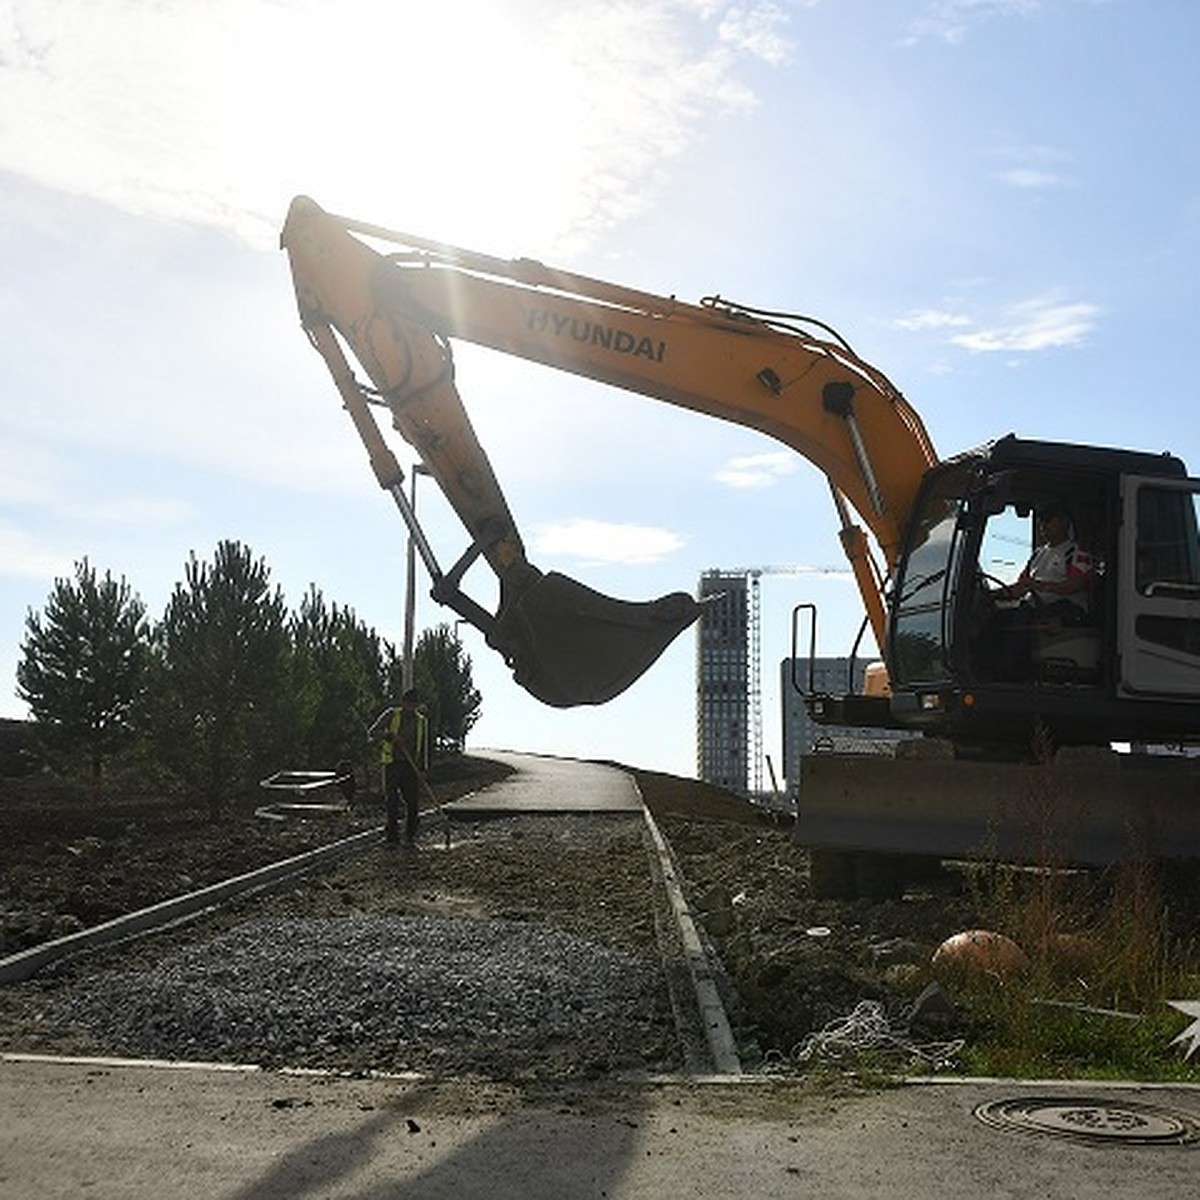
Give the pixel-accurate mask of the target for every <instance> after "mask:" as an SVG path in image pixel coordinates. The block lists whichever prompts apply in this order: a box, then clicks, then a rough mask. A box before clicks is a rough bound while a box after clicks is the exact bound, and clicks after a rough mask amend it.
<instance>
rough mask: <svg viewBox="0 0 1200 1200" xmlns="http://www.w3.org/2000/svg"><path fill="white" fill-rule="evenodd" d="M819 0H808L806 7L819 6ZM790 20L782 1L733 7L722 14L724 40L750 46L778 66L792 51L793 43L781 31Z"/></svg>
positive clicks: (737, 46) (742, 46) (753, 50)
mask: <svg viewBox="0 0 1200 1200" xmlns="http://www.w3.org/2000/svg"><path fill="white" fill-rule="evenodd" d="M816 5H817V0H804V7H806V8H815V7H816ZM787 20H788V17H787V13H785V12H784V11H783V9H782V8H781V7H780V6H779V5H778V4H751V5H748V6H746V7H744V8H743V7H741V6H738V7H734V8H731V9H729V11H728V12H727V13H726V15H725V16H724V17H723V18H722V20H721V23H720V26H719V31H720V35H721V40H722V41H724V42H727V43H729V44H730V45H731V46H734V47H735V48H736V49H739V50H746V51H748V52H749V53H751V54H754V55H756V56H757V57H759V58H761V59H762V60H763V61H764V62H768V63H771V65H772V66H778V65H779V64H780V63H782V62H784V61H785V60H786V59H787V57H788V54H789V53H790V51H791V43H790V41H789V40H788V38H787V37H786V36H785V35H784V34H783V33H782V32H781V29H782V27H783V26H784V25H786V23H787Z"/></svg>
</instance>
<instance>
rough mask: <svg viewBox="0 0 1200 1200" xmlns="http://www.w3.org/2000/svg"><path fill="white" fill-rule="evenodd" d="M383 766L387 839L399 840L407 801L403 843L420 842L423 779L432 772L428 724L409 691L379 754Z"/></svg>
mask: <svg viewBox="0 0 1200 1200" xmlns="http://www.w3.org/2000/svg"><path fill="white" fill-rule="evenodd" d="M379 760H380V762H381V763H382V764H383V799H384V805H385V807H386V810H387V826H386V828H385V832H384V839H385V840H386V841H388V842H391V843H396V842H399V841H400V801H401V799H403V801H404V842H405V845H408V846H412V845H415V844H416V840H417V820H418V818H417V800H418V798H419V796H420V793H421V779H422V777H423V775H424V773H425V771H427V770H428V769H429V721H428V719H427V718H426V716H425V711H424V709H423V708H422V707H421V695H420V693H419V692H418V691H416V690H415V689H413V688H410V689H409V690H408V691H406V692H405V693H404V695H403V696H401V697H400V703H399V705H398V706H397V707H395V708H393V709H392V715H391V719H390V720H389V721H388V726H387V734H386V736H385V737H384V739H383V741H382V743H381V745H380V751H379Z"/></svg>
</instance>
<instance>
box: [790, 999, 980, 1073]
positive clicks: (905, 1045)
mask: <svg viewBox="0 0 1200 1200" xmlns="http://www.w3.org/2000/svg"><path fill="white" fill-rule="evenodd" d="M963 1045H964V1042H963V1040H962V1039H961V1038H960V1039H957V1040H955V1041H950V1042H925V1043H920V1042H916V1041H913V1040H912V1039H911V1038H910V1037H909V1036H908V1031H907V1029H905V1028H903V1027H899V1028H893V1027H892V1025H891V1023H890V1022H889V1021H888V1018H887V1014H886V1013H885V1012H884V1008H883V1005H882V1004H880V1002H879V1001H878V1000H862V1001H860V1002H859V1003H858V1004H857V1005H856V1006H855V1009H854V1011H853V1012H852V1013H851V1014H850V1015H849V1016H847V1017H839V1018H838V1019H837V1020H835V1021H830V1022H829V1024H828V1025H826V1026H825V1028H824V1029H820V1030H817V1031H816V1032H814V1033H810V1034H809V1035H808V1037H806V1038H805V1039H804V1041H803V1042H800V1043H799V1044H798V1045H797V1046H796V1047H795V1049H794V1050H793V1051H792V1054H791V1057H792V1060H793V1062H796V1063H799V1064H806V1063H810V1062H813V1061H816V1060H824V1061H828V1062H844V1061H845V1060H847V1059H853V1058H858V1057H860V1056H865V1055H873V1056H876V1057H883V1058H885V1059H892V1060H900V1061H902V1062H904V1063H913V1062H916V1063H921V1064H923V1065H925V1066H927V1067H930V1068H932V1069H933V1070H939V1069H942V1068H945V1067H947V1066H950V1065H951V1064H952V1062H953V1060H954V1058H955V1056H956V1055H957V1054H958V1052H959V1051H960V1050H961V1049H962V1048H963Z"/></svg>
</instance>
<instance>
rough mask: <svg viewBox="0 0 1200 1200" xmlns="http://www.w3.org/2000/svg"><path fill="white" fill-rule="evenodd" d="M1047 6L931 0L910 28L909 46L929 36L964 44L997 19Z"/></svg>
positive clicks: (1022, 1) (1037, 1) (1025, 0)
mask: <svg viewBox="0 0 1200 1200" xmlns="http://www.w3.org/2000/svg"><path fill="white" fill-rule="evenodd" d="M1043 7H1044V5H1043V2H1042V0H928V2H927V3H926V4H925V5H924V6H923V7H922V9H921V12H920V14H919V15H918V16H917V17H916V18H915V20H914V21H913V22H912V24H911V26H910V27H909V33H908V36H907V37H906V38H905V39H904V43H903V44H905V45H914V44H915V43H917V42H920V41H924V40H925V39H927V38H934V39H936V40H937V41H941V42H945V43H946V44H947V45H949V46H957V45H961V44H962V43H963V42H964V41H966V39H967V36H968V34H970V32H971V30H972V29H973V28H974V27H975V26H977V25H980V24H982V23H983V22H984V21H988V20H993V19H996V18H1000V19H1006V18H1013V17H1028V16H1031V15H1032V14H1034V13H1036V12H1039V11H1040V10H1041V9H1042V8H1043Z"/></svg>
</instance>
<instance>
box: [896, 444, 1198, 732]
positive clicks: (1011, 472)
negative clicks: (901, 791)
mask: <svg viewBox="0 0 1200 1200" xmlns="http://www.w3.org/2000/svg"><path fill="white" fill-rule="evenodd" d="M1198 509H1200V481H1197V480H1191V479H1188V478H1187V477H1186V472H1185V469H1184V466H1183V464H1182V462H1180V461H1179V460H1178V459H1176V458H1171V457H1168V456H1163V455H1149V454H1142V453H1138V452H1134V451H1124V450H1109V449H1097V448H1093V447H1082V446H1070V445H1060V444H1053V443H1045V442H1033V441H1024V440H1021V439H1017V438H1015V437H1007V438H1003V439H1001V440H1000V441H998V442H995V443H992V444H991V445H990V446H987V447H984V448H983V449H981V450H977V451H972V452H969V453H967V454H964V455H960V456H959V457H958V458H956V459H952V460H949V461H947V462H946V463H944V464H942V465H940V466H939V467H937V468H935V469H934V470H932V471H931V472H930V473H929V475H928V477H927V478H926V480H925V483H924V485H923V487H922V490H921V494H920V497H919V499H918V502H917V504H916V505H915V506H914V513H913V519H912V521H911V522H910V524H909V527H908V531H907V537H906V541H905V546H904V550H903V553H902V555H901V557H900V560H899V564H898V570H897V573H896V583H895V587H894V590H893V592H892V595H891V605H890V611H889V637H890V646H889V648H890V667H891V683H892V698H891V701H890V711H891V715H892V717H893V718H894V719H895V721H896V722H897V723H898V724H900V725H906V726H910V727H915V728H921V729H924V730H926V731H931V732H937V733H942V734H947V735H949V736H950V737H951V738H953V739H955V740H958V741H964V742H970V741H971V740H973V739H979V740H981V741H982V740H985V739H984V736H983V731H984V730H986V741H987V742H989V743H993V744H994V743H997V742H1012V743H1017V744H1020V743H1022V742H1023V743H1025V744H1028V739H1029V737H1030V736H1031V732H1032V729H1033V727H1034V726H1035V724H1040V725H1041V726H1043V727H1044V728H1045V729H1047V730H1048V731H1049V732H1050V733H1051V735H1052V736H1053V738H1054V739H1055V741H1056V742H1058V743H1086V744H1099V745H1103V744H1107V743H1108V742H1110V741H1122V740H1146V741H1166V742H1176V741H1188V740H1196V739H1198V738H1200V531H1198V523H1197V511H1198ZM1047 520H1050V521H1054V520H1057V521H1059V522H1060V523H1059V524H1058V525H1057V526H1056V527H1055V528H1056V536H1057V538H1058V539H1060V542H1061V544H1062V545H1063V546H1064V547H1065V548H1064V549H1063V550H1062V551H1061V553H1062V554H1063V555H1065V556H1066V557H1065V562H1066V563H1067V565H1068V569H1069V571H1070V574H1071V576H1072V578H1073V579H1074V580H1075V583H1074V584H1073V586H1074V587H1075V591H1074V592H1073V593H1072V594H1071V596H1070V598H1069V599H1068V598H1066V597H1059V596H1052V597H1047V596H1041V597H1039V596H1037V595H1036V594H1033V593H1032V592H1030V591H1029V589H1027V588H1025V587H1022V586H1021V581H1022V579H1023V578H1024V576H1023V572H1024V573H1025V574H1026V575H1027V574H1028V571H1029V567H1030V564H1031V563H1032V562H1033V560H1034V556H1035V554H1037V553H1038V550H1039V543H1040V542H1042V541H1044V540H1045V532H1044V529H1043V526H1044V525H1045V523H1046V522H1047ZM1048 599H1049V600H1051V601H1052V602H1050V603H1047V602H1046V601H1047V600H1048Z"/></svg>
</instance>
